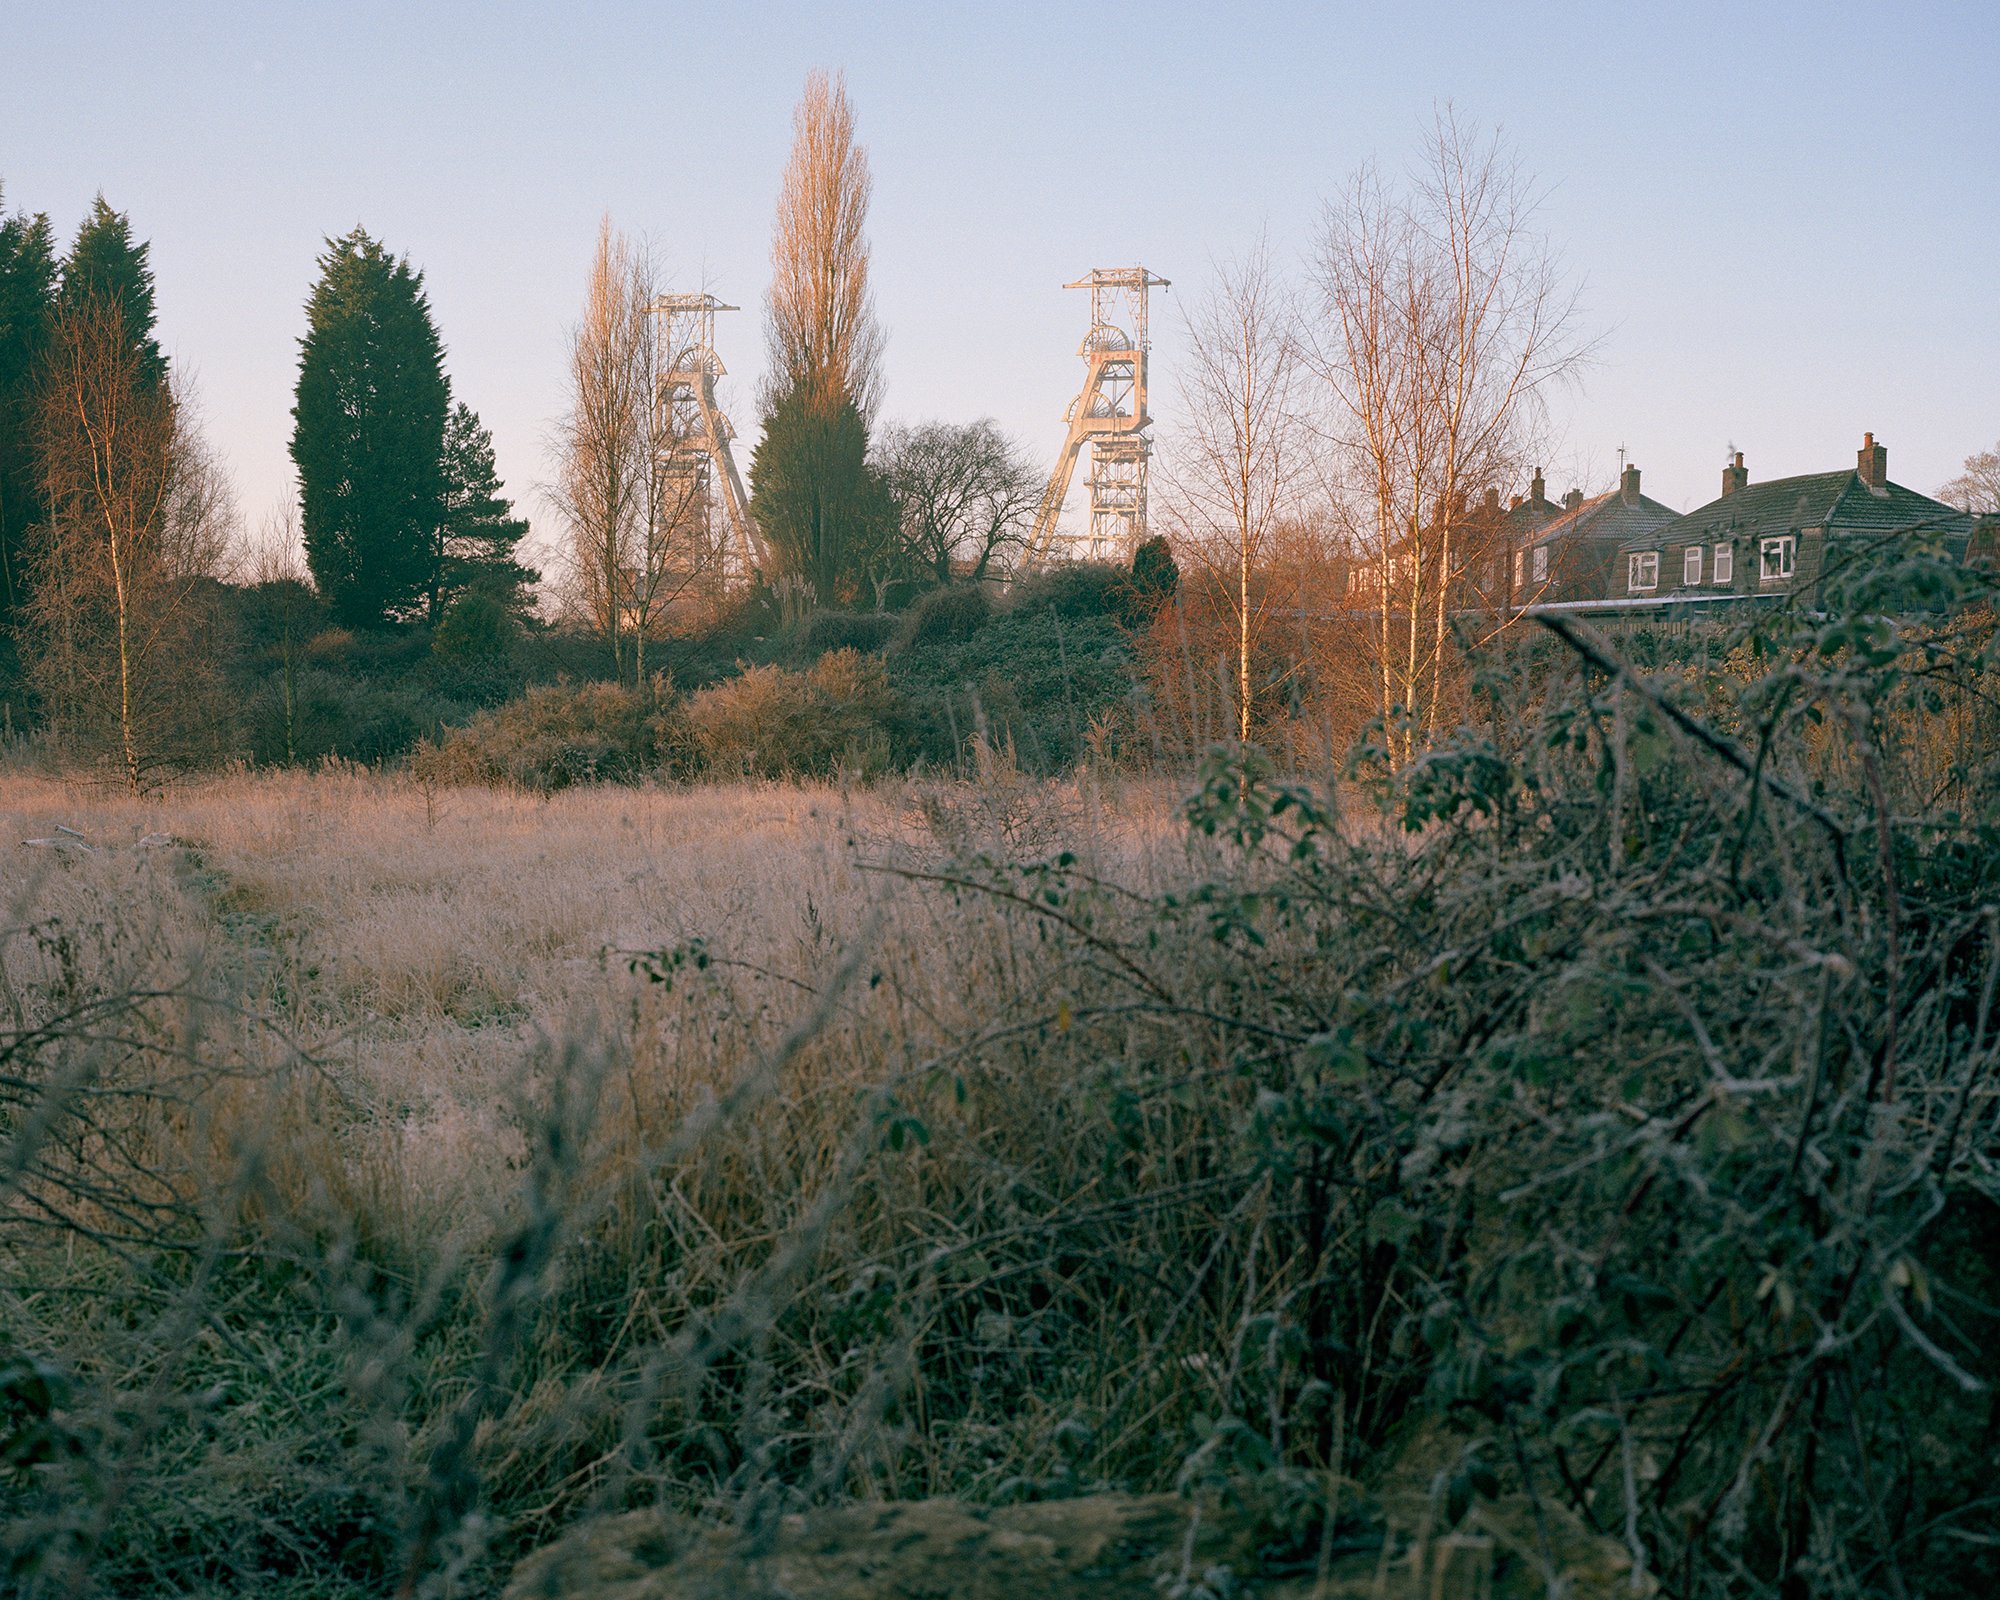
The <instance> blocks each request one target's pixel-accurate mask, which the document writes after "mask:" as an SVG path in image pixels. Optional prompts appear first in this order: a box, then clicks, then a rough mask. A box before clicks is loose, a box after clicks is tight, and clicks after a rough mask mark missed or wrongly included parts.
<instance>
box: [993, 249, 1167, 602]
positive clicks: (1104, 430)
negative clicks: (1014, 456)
mask: <svg viewBox="0 0 2000 1600" xmlns="http://www.w3.org/2000/svg"><path fill="white" fill-rule="evenodd" d="M1063 287H1064V288H1065V289H1088V290H1089V291H1090V331H1089V332H1088V333H1087V334H1085V335H1084V338H1083V343H1082V344H1081V345H1079V346H1078V347H1077V354H1078V355H1080V356H1082V357H1083V363H1084V378H1083V389H1082V390H1081V392H1080V393H1078V395H1077V397H1076V398H1075V399H1074V400H1072V401H1071V402H1070V406H1069V410H1068V411H1067V412H1066V413H1065V414H1064V420H1065V421H1067V422H1068V424H1069V433H1068V436H1067V437H1066V438H1065V439H1064V440H1063V447H1062V454H1061V455H1059V456H1058V457H1057V458H1056V465H1055V471H1054V472H1052V473H1051V474H1050V475H1049V486H1048V488H1047V489H1046V490H1045V491H1044V492H1043V494H1042V503H1041V505H1040V506H1039V507H1038V508H1037V510H1036V512H1035V525H1034V529H1033V531H1032V533H1031V534H1030V535H1029V538H1028V549H1027V553H1026V556H1025V558H1024V560H1025V564H1026V565H1029V566H1033V565H1036V564H1038V563H1040V562H1042V561H1045V560H1047V559H1048V558H1049V556H1050V555H1051V554H1052V553H1053V551H1054V548H1055V546H1056V544H1057V543H1058V541H1059V540H1060V542H1063V543H1066V544H1067V545H1068V546H1069V547H1070V554H1071V555H1072V556H1082V557H1086V558H1091V559H1105V558H1111V559H1119V560H1129V559H1130V558H1131V554H1132V551H1133V550H1134V549H1136V548H1137V546H1138V544H1139V541H1140V540H1141V539H1143V538H1145V536H1146V476H1147V464H1148V461H1149V459H1150V457H1151V455H1152V440H1151V439H1150V438H1148V437H1147V434H1146V430H1147V428H1149V427H1150V426H1151V425H1152V421H1153V419H1152V418H1151V417H1150V416H1148V415H1147V414H1146V361H1147V352H1148V351H1149V350H1150V348H1151V345H1152V340H1151V334H1150V331H1149V329H1148V327H1147V320H1146V319H1147V304H1146V300H1147V293H1148V291H1149V290H1151V289H1154V288H1162V289H1164V288H1166V287H1167V280H1166V279H1165V278H1161V277H1156V276H1154V275H1153V273H1151V272H1149V271H1148V270H1147V269H1146V268H1144V267H1098V268H1095V269H1094V270H1093V271H1092V272H1091V273H1090V275H1089V276H1088V277H1084V278H1079V279H1077V281H1076V282H1075V283H1066V284H1064V285H1063ZM1085 445H1088V446H1089V447H1090V476H1089V477H1088V479H1086V483H1087V485H1088V487H1089V491H1090V524H1089V531H1088V532H1087V533H1084V534H1082V535H1068V536H1063V535H1060V534H1058V532H1057V526H1056V525H1057V522H1058V520H1059V519H1060V518H1061V516H1062V509H1063V502H1064V501H1065V500H1067V499H1068V498H1069V486H1070V481H1071V479H1072V478H1073V477H1074V476H1075V473H1076V460H1077V457H1078V455H1080V454H1081V453H1082V451H1083V448H1084V446H1085Z"/></svg>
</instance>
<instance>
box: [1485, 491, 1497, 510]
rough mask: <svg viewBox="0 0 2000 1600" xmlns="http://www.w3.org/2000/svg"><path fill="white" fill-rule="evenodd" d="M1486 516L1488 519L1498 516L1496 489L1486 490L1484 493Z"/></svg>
mask: <svg viewBox="0 0 2000 1600" xmlns="http://www.w3.org/2000/svg"><path fill="white" fill-rule="evenodd" d="M1486 514H1487V515H1488V516H1490V517H1497V516H1498V515H1499V514H1500V491H1499V490H1498V489H1488V490H1487V491H1486Z"/></svg>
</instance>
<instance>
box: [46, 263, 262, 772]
mask: <svg viewBox="0 0 2000 1600" xmlns="http://www.w3.org/2000/svg"><path fill="white" fill-rule="evenodd" d="M39 400H40V406H39V416H38V419H37V421H38V427H37V445H38V453H39V460H40V463H41V470H42V473H43V478H44V487H45V491H46V499H47V505H48V508H49V515H48V519H47V521H46V522H45V523H44V525H43V526H42V527H41V529H40V530H38V534H37V538H36V542H35V548H34V558H35V565H36V567H37V568H38V572H37V578H38V582H37V585H36V598H35V601H34V604H33V614H32V618H31V623H32V626H31V638H32V644H31V655H32V658H33V670H34V673H35V677H36V679H37V682H38V686H39V687H40V689H41V691H42V694H43V698H44V700H45V702H46V704H47V706H48V710H49V713H50V721H51V725H52V726H53V727H54V728H55V729H56V730H57V732H58V733H59V735H60V736H62V737H64V738H65V739H66V740H68V741H70V742H72V743H73V744H75V745H77V746H79V747H80V748H83V749H90V748H92V747H101V748H107V749H108V750H110V751H111V752H112V753H113V754H114V755H115V759H116V762H117V765H118V768H119V770H120V773H121V776H122V777H123V779H124V781H125V783H126V785H127V786H128V787H129V788H130V789H131V790H132V792H133V793H135V794H136V793H139V792H141V791H142V790H143V789H144V788H145V787H146V786H147V784H148V783H149V782H150V781H151V780H152V777H153V775H154V774H155V773H156V772H157V771H158V770H159V769H161V768H163V767H170V766H178V765H186V764H189V763H191V762H193V761H196V760H198V759H200V758H202V757H205V756H210V755H213V754H215V753H217V741H216V739H215V734H216V732H217V727H218V724H219V721H220V713H219V707H218V705H217V704H216V701H215V699H214V696H213V695H212V694H211V693H208V692H206V691H207V690H209V689H211V688H212V684H211V683H210V682H209V679H210V678H211V677H212V671H211V670H210V669H211V668H212V663H213V656H214V648H213V646H214V640H213V637H212V635H211V636H209V637H207V639H206V641H205V643H206V647H204V642H203V638H202V631H203V626H204V623H203V619H202V617H201V615H200V613H202V612H203V611H204V610H205V609H206V608H204V607H203V606H202V603H201V590H202V585H203V582H204V580H207V579H211V578H212V577H213V575H214V573H215V571H216V569H217V567H218V565H219V563H220V561H221V558H222V553H223V548H224V545H225V543H226V541H227V538H228V534H229V528H230V525H231V522H232V520H233V517H234V505H233V502H232V500H231V497H230V491H229V485H228V482H227V479H226V477H225V476H224V474H223V472H222V470H221V467H220V465H219V464H218V463H217V462H216V461H215V459H214V458H213V456H211V455H210V453H209V452H208V450H207V449H206V447H205V445H204V444H203V442H202V440H201V438H200V434H199V432H198V430H197V429H196V427H195V425H194V420H193V415H192V408H191V406H190V404H189V403H188V401H187V398H186V396H185V395H184V394H177V393H176V392H175V390H174V388H173V386H172V385H171V384H170V383H167V382H163V381H161V379H160V378H159V377H158V375H157V373H156V372H155V371H154V369H153V367H152V366H151V364H150V361H149V354H148V352H147V351H146V350H145V349H144V348H143V347H142V346H141V345H140V344H138V343H137V342H136V341H134V340H133V339H132V337H131V334H130V327H129V323H128V321H127V318H126V315H125V311H124V308H123V307H122V306H121V305H120V304H119V303H118V302H117V301H116V300H115V299H113V298H110V297H107V296H99V295H85V296H82V297H81V298H80V299H79V300H78V301H76V302H75V303H74V304H71V305H69V306H66V307H65V308H63V309H62V310H61V311H60V312H59V313H58V315H57V317H56V320H55V323H54V326H53V329H52V332H51V336H50V340H49V347H48V352H47V357H46V360H45V364H44V366H43V370H42V375H41V383H40V388H39Z"/></svg>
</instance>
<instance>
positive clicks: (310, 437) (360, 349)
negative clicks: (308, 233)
mask: <svg viewBox="0 0 2000 1600" xmlns="http://www.w3.org/2000/svg"><path fill="white" fill-rule="evenodd" d="M319 266H320V277H319V282H318V283H316V284H315V285H314V286H313V291H312V295H311V298H309V299H308V300H307V302H306V336H305V338H304V339H302V340H301V341H300V347H299V349H300V353H299V382H298V395H297V402H296V403H295V404H294V406H293V407H292V416H293V419H294V423H295V426H294V428H293V431H292V460H293V462H294V463H295V464H296V465H297V467H298V470H299V502H300V507H301V510H302V512H303V516H304V522H305V547H306V564H307V565H308V566H309V567H310V568H311V569H312V575H313V580H314V581H315V582H316V583H317V584H318V585H319V590H320V593H321V595H323V596H324V597H325V599H326V602H327V604H328V605H329V606H330V607H331V608H332V610H333V614H334V615H335V617H337V618H338V619H339V620H340V621H342V622H344V623H347V624H348V625H349V626H355V627H372V626H375V625H377V624H380V623H382V622H384V621H386V620H390V619H399V618H407V617H410V616H414V615H418V614H421V613H422V612H423V610H424V609H425V607H426V606H427V604H428V603H429V601H430V598H431V580H432V574H433V572H434V570H435V563H434V561H433V552H434V550H435V547H436V546H435V539H436V535H437V530H438V528H439V526H440V525H441V524H442V523H443V521H444V510H445V508H444V466H443V462H444V439H445V416H446V412H447V409H448V406H449V403H450V387H449V385H448V384H447V383H446V381H445V375H444V345H443V342H442V341H441V340H440V339H439V337H438V331H437V326H436V324H435V323H434V322H433V321H432V320H431V309H430V302H429V300H428V299H427V298H426V297H425V294H424V280H423V274H422V273H420V272H418V271H417V270H415V269H414V268H413V267H412V266H411V265H410V263H409V261H408V259H407V258H401V259H399V258H397V257H394V256H391V255H390V254H389V252H388V251H387V250H385V249H384V248H383V247H382V245H381V244H379V243H378V242H377V241H376V240H374V239H371V238H370V237H369V236H368V234H367V233H366V232H364V231H363V230H362V229H360V228H356V229H355V230H354V231H353V232H352V233H349V234H347V235H345V236H343V237H342V238H339V239H329V240H328V241H327V249H326V254H325V255H323V256H321V257H320V259H319Z"/></svg>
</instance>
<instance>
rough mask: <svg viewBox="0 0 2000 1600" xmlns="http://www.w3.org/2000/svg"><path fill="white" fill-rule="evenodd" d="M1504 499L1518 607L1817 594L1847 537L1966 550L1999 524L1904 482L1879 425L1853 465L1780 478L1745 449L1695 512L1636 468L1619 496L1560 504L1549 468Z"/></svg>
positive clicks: (1609, 607) (1617, 608)
mask: <svg viewBox="0 0 2000 1600" xmlns="http://www.w3.org/2000/svg"><path fill="white" fill-rule="evenodd" d="M1497 502H1498V496H1497V494H1495V493H1492V492H1489V494H1488V499H1487V507H1486V509H1487V510H1488V512H1489V513H1491V514H1497V515H1498V517H1499V519H1500V522H1501V525H1502V526H1503V527H1504V530H1505V535H1504V541H1503V543H1502V548H1503V549H1504V550H1507V551H1511V554H1512V570H1511V571H1510V572H1508V573H1507V574H1506V579H1507V581H1506V582H1505V584H1504V588H1505V592H1506V599H1507V603H1508V604H1510V605H1512V606H1514V607H1516V608H1523V609H1533V608H1537V607H1544V606H1548V607H1560V608H1561V609H1564V610H1579V611H1607V612H1612V613H1627V614H1633V613H1641V612H1644V611H1647V610H1656V609H1662V608H1675V609H1677V610H1686V609H1688V608H1693V609H1694V610H1696V611H1707V610H1714V609H1719V608H1720V606H1721V605H1724V604H1728V603H1732V602H1742V601H1754V600H1757V599H1760V598H1777V597H1782V596H1786V595H1792V594H1808V593H1810V592H1811V591H1812V590H1813V588H1814V586H1815V585H1816V584H1817V583H1818V581H1819V578H1820V575H1821V573H1822V572H1823V571H1824V570H1825V569H1826V565H1827V560H1828V557H1829V554H1831V553H1835V552H1837V551H1838V550H1839V548H1840V547H1841V546H1842V545H1843V544H1852V545H1855V546H1859V545H1861V544H1864V543H1866V542H1868V541H1873V540H1879V539H1881V538H1882V537H1883V536H1885V535H1888V534H1893V533H1896V532H1901V531H1909V532H1916V531H1920V530H1921V531H1925V532H1932V533H1936V534H1937V535H1939V536H1940V537H1941V538H1942V539H1943V540H1944V541H1945V543H1946V546H1947V548H1948V549H1951V550H1952V551H1953V552H1954V553H1955V554H1957V555H1959V556H1961V557H1962V556H1963V555H1964V553H1965V551H1966V550H1967V549H1968V548H1969V547H1970V546H1971V544H1972V542H1973V540H1974V538H1975V536H1976V535H1980V534H1982V533H1983V532H1984V531H1985V530H1986V529H1989V528H1990V527H1991V521H1992V519H1981V518H1976V517H1973V516H1971V515H1969V514H1967V513H1965V512H1963V511H1959V510H1956V509H1955V508H1953V507H1951V506H1948V505H1946V504H1945V503H1944V502H1943V501H1941V500H1935V499H1933V498H1932V497H1931V496H1929V495H1925V494H1918V493H1917V492H1916V491H1915V490H1914V489H1906V488H1904V487H1903V486H1902V485H1901V484H1898V483H1892V482H1891V481H1890V479H1889V452H1888V449H1887V448H1886V447H1885V446H1883V445H1881V444H1878V443H1877V442H1876V440H1875V435H1874V434H1872V433H1870V434H1866V435H1864V436H1863V439H1862V444H1861V449H1860V450H1859V451H1858V452H1857V454H1856V458H1855V464H1854V466H1853V467H1852V468H1851V469H1842V470H1840V471H1836V472H1814V473H1806V474H1804V475H1802V476H1799V477H1792V478H1774V479H1772V480H1771V481H1770V482H1769V483H1752V482H1751V481H1750V472H1749V469H1748V468H1747V467H1746V466H1745V465H1744V464H1743V456H1742V453H1741V452H1740V451H1739V452H1738V453H1737V454H1736V455H1735V457H1734V459H1732V460H1731V462H1730V464H1729V465H1728V466H1726V467H1724V468H1723V469H1722V493H1721V494H1720V495H1718V496H1717V497H1716V498H1715V499H1713V500H1711V501H1710V502H1709V503H1708V504H1707V505H1704V506H1699V507H1697V508H1696V509H1695V510H1693V511H1690V512H1688V513H1687V514H1686V515H1678V514H1676V513H1675V512H1674V511H1673V510H1672V509H1670V508H1669V507H1667V506H1664V505H1662V504H1660V502H1659V501H1657V500H1652V499H1649V498H1647V497H1646V496H1645V495H1644V494H1642V493H1640V490H1639V469H1638V468H1637V467H1635V466H1628V467H1626V468H1625V469H1624V471H1623V473H1622V474H1621V477H1620V482H1619V485H1618V487H1617V488H1616V489H1614V490H1612V491H1611V492H1609V493H1608V494H1601V495H1598V496H1596V497H1595V498H1594V499H1585V498H1583V497H1582V496H1581V495H1579V494H1576V493H1574V492H1572V493H1571V494H1570V495H1568V496H1566V497H1565V498H1564V499H1563V500H1562V501H1560V502H1557V501H1551V500H1549V499H1547V498H1546V495H1545V493H1544V483H1543V478H1542V473H1541V469H1540V468H1539V467H1538V468H1536V469H1535V476H1534V479H1533V482H1532V485H1531V488H1530V491H1529V493H1528V495H1527V496H1525V497H1519V498H1516V499H1515V500H1514V502H1513V503H1512V504H1511V505H1510V506H1509V507H1508V509H1507V510H1506V511H1505V512H1504V513H1500V512H1499V511H1498V503H1497ZM1492 576H1494V577H1495V578H1497V577H1499V574H1498V573H1497V572H1496V573H1493V574H1492ZM1481 587H1482V588H1485V587H1486V585H1484V584H1482V585H1481Z"/></svg>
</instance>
